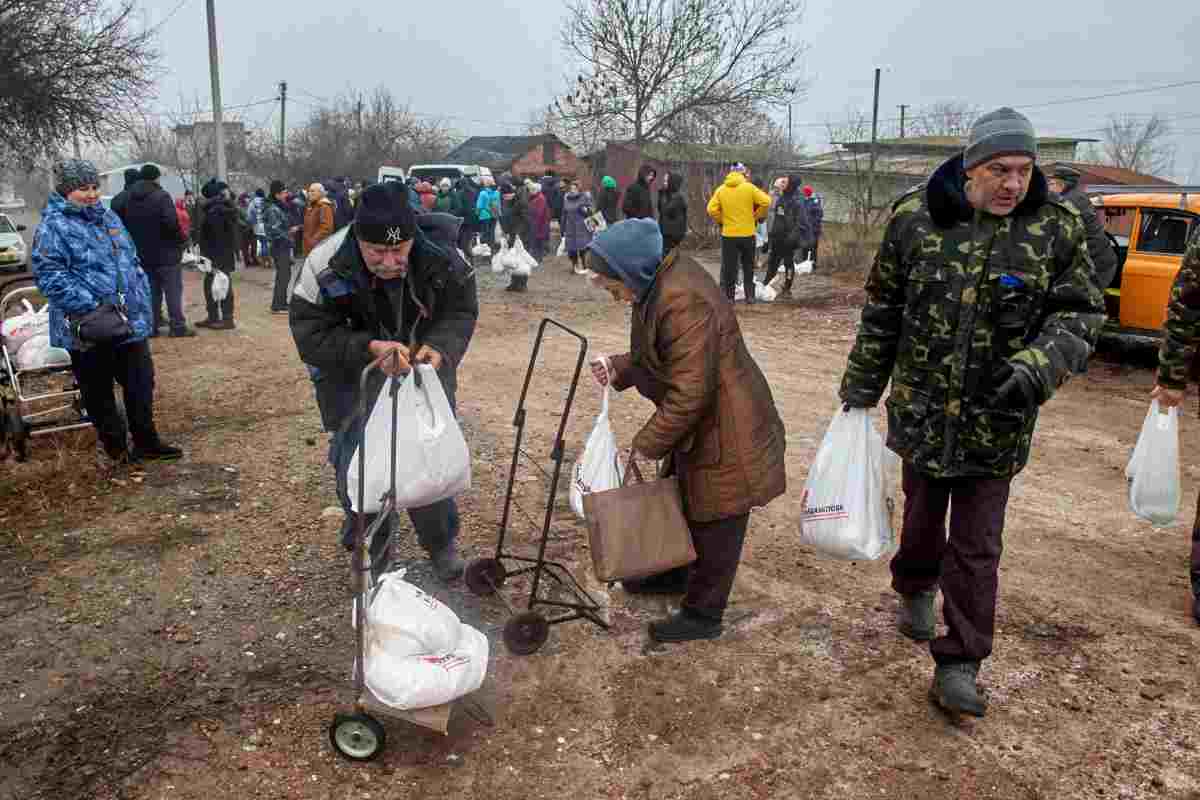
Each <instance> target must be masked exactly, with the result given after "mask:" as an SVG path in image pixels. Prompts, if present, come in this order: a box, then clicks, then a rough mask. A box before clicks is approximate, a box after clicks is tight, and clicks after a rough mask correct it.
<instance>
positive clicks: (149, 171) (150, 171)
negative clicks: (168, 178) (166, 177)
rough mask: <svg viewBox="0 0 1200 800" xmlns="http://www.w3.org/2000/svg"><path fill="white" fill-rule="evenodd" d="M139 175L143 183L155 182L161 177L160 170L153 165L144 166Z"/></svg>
mask: <svg viewBox="0 0 1200 800" xmlns="http://www.w3.org/2000/svg"><path fill="white" fill-rule="evenodd" d="M139 174H140V175H141V177H142V180H144V181H156V180H158V179H159V178H161V177H162V170H161V169H159V168H158V167H156V166H155V165H153V164H146V165H145V166H144V167H142V171H141V172H140V173H139Z"/></svg>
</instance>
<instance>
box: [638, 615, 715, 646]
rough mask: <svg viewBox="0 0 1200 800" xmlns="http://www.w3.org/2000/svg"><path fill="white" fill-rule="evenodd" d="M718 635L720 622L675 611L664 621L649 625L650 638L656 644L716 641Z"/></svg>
mask: <svg viewBox="0 0 1200 800" xmlns="http://www.w3.org/2000/svg"><path fill="white" fill-rule="evenodd" d="M720 635H721V623H720V622H718V621H716V620H711V619H705V618H704V617H700V616H695V615H693V614H689V613H688V612H687V611H677V612H675V613H674V614H672V615H671V616H669V617H667V618H666V619H663V620H659V621H658V622H651V623H650V638H651V639H653V640H654V641H656V642H691V641H695V640H697V639H716V638H717V637H718V636H720Z"/></svg>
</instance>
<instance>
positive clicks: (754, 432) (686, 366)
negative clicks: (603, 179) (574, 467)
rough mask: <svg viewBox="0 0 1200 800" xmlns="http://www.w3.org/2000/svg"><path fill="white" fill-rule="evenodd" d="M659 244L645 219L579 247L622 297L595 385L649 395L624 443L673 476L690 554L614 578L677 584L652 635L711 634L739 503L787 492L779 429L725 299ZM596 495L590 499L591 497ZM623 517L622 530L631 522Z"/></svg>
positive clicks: (637, 586)
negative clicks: (672, 603)
mask: <svg viewBox="0 0 1200 800" xmlns="http://www.w3.org/2000/svg"><path fill="white" fill-rule="evenodd" d="M662 248H663V244H662V233H661V232H660V231H659V227H658V223H657V222H655V221H654V220H652V219H632V220H625V221H624V222H618V223H617V224H615V225H612V226H610V227H609V228H608V229H607V230H605V231H603V232H601V233H599V234H597V236H596V237H595V238H594V239H593V240H592V242H591V244H590V245H588V250H589V264H590V266H591V269H592V272H593V273H595V277H594V278H593V281H594V283H595V284H596V285H597V286H598V287H599V288H602V289H604V290H605V291H607V292H608V293H609V294H611V295H612V297H613V299H614V300H616V301H618V302H624V303H631V304H632V305H633V317H632V326H633V327H632V331H631V333H630V344H631V347H630V352H628V353H625V354H623V355H617V356H613V357H611V358H608V359H604V358H601V359H598V360H597V361H595V362H593V364H592V374H593V375H594V376H595V378H596V381H597V382H598V383H599V384H600V385H601V386H604V385H607V384H608V383H609V382H610V381H609V375H610V373H611V376H612V378H611V384H612V387H613V388H614V389H616V390H617V391H622V390H624V389H627V388H629V387H631V386H636V387H637V389H638V392H639V393H640V394H642V396H644V397H646V398H647V399H649V400H650V401H651V402H653V403H654V405H655V409H656V410H655V413H654V415H653V416H651V418H650V419H649V420H648V421H647V422H646V424H645V425H644V426H643V427H642V429H641V431H639V432H638V434H637V436H635V437H634V440H633V450H634V451H635V453H636V454H638V455H640V457H642V458H648V459H652V460H662V461H663V462H664V467H663V469H662V470H661V471H660V472H661V475H662V476H664V477H670V476H673V478H674V480H675V482H676V484H677V486H678V490H679V501H680V513H681V515H682V517H683V519H684V520H685V521H686V524H687V529H688V532H689V534H690V536H691V541H692V544H693V547H694V548H695V551H696V560H695V562H694V563H692V564H691V565H689V566H688V567H686V568H683V569H678V568H677V569H672V570H668V571H667V572H665V573H659V574H656V575H651V576H649V577H646V578H642V579H636V580H633V579H631V580H625V581H623V585H624V587H625V589H626V591H630V592H651V591H652V592H670V591H683V592H684V597H683V602H682V603H681V605H680V611H679V613H677V614H674V615H672V616H671V617H670V618H668V619H665V620H660V621H657V622H653V623H651V624H650V637H651V638H652V639H654V640H655V641H659V642H683V641H689V640H693V639H715V638H716V637H718V636H720V635H721V632H722V619H723V617H724V613H725V607H726V605H727V604H728V601H729V593H730V591H731V590H732V588H733V579H734V576H735V574H736V573H737V566H738V562H739V560H740V559H741V554H742V544H743V542H744V541H745V537H746V529H747V526H748V525H749V521H750V509H752V508H754V507H757V506H764V505H766V504H767V503H769V502H771V501H772V500H773V499H775V498H776V497H778V496H780V495H781V494H783V493H784V491H785V490H786V488H787V476H786V473H785V470H784V448H785V446H786V441H785V440H786V434H785V431H784V427H783V421H782V420H781V419H780V417H779V412H778V410H777V409H776V408H775V401H774V399H773V398H772V396H771V387H770V385H768V383H767V380H766V378H765V377H764V376H763V373H762V371H761V370H760V369H759V368H758V365H757V364H756V363H755V362H754V359H753V358H752V357H751V356H750V352H749V350H747V348H746V343H745V341H744V340H743V339H742V334H741V331H740V330H739V328H738V324H737V318H736V316H735V314H734V310H733V306H732V304H731V303H730V302H729V300H728V299H726V297H725V296H724V294H723V293H722V291H721V289H720V288H719V287H718V286H717V284H716V282H715V281H714V280H713V279H712V277H711V276H710V275H709V274H708V272H707V271H706V270H705V268H704V267H703V266H702V265H701V264H700V263H699V262H697V261H696V260H695V259H694V258H692V257H691V256H688V255H685V254H683V253H681V252H680V251H679V250H678V249H677V250H674V251H672V252H671V253H669V254H667V255H666V257H664V256H663V249H662ZM631 461H633V459H631ZM631 471H632V470H631ZM635 477H636V476H635ZM660 484H661V481H660V482H655V483H651V484H633V485H630V484H627V485H626V486H624V487H623V488H622V489H620V490H618V491H622V492H627V491H629V490H630V489H631V488H633V487H637V486H653V487H657V488H655V489H654V491H661V490H662V487H661V486H660ZM642 491H646V492H649V491H651V490H650V489H643V490H642ZM602 496H603V495H591V496H590V497H591V498H592V500H593V502H594V501H595V499H596V498H597V497H602ZM587 497H589V496H585V500H586V499H587ZM590 519H591V518H590V517H589V520H590ZM627 524H628V525H629V527H630V528H631V529H634V526H640V525H641V524H642V523H638V522H631V523H627ZM655 524H657V523H655ZM635 530H636V533H638V534H639V535H640V536H642V537H647V538H648V537H655V536H657V537H659V538H665V536H666V534H664V533H662V532H661V531H660V530H656V529H654V528H650V527H637V528H636V529H635ZM672 530H673V529H672Z"/></svg>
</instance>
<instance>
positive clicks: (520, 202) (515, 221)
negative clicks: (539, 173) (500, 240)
mask: <svg viewBox="0 0 1200 800" xmlns="http://www.w3.org/2000/svg"><path fill="white" fill-rule="evenodd" d="M500 227H502V228H504V233H505V234H514V233H515V234H516V235H517V236H520V237H521V238H524V237H525V236H526V234H528V233H529V190H527V189H526V188H525V187H524V186H522V187H520V188H514V187H512V186H507V187H505V188H504V189H503V190H502V191H501V193H500Z"/></svg>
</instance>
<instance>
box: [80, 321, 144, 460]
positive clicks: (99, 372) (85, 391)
mask: <svg viewBox="0 0 1200 800" xmlns="http://www.w3.org/2000/svg"><path fill="white" fill-rule="evenodd" d="M71 369H72V371H73V372H74V373H75V380H76V382H77V383H78V384H79V391H80V394H81V395H82V399H83V407H84V408H85V409H87V413H88V416H89V417H90V418H91V420H92V422H93V424H95V426H96V435H97V436H98V437H99V438H100V443H101V444H102V445H104V449H105V451H106V452H107V453H108V454H109V455H110V456H113V457H116V456H118V455H120V454H122V453H124V452H125V451H126V450H128V444H127V439H126V427H125V420H124V419H123V418H122V416H121V411H120V409H119V408H118V407H117V398H116V395H115V394H114V393H113V382H114V381H116V382H117V383H118V384H120V385H121V389H122V390H123V391H124V397H125V415H126V416H127V417H128V418H129V430H128V432H129V433H132V434H133V443H134V445H135V446H137V447H152V446H154V445H156V444H157V443H158V432H157V431H156V430H155V428H154V362H153V360H151V358H150V345H149V343H147V342H146V341H145V340H142V341H139V342H133V343H131V344H126V345H122V346H121V347H112V346H108V347H93V348H92V349H91V350H86V351H84V350H72V351H71Z"/></svg>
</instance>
